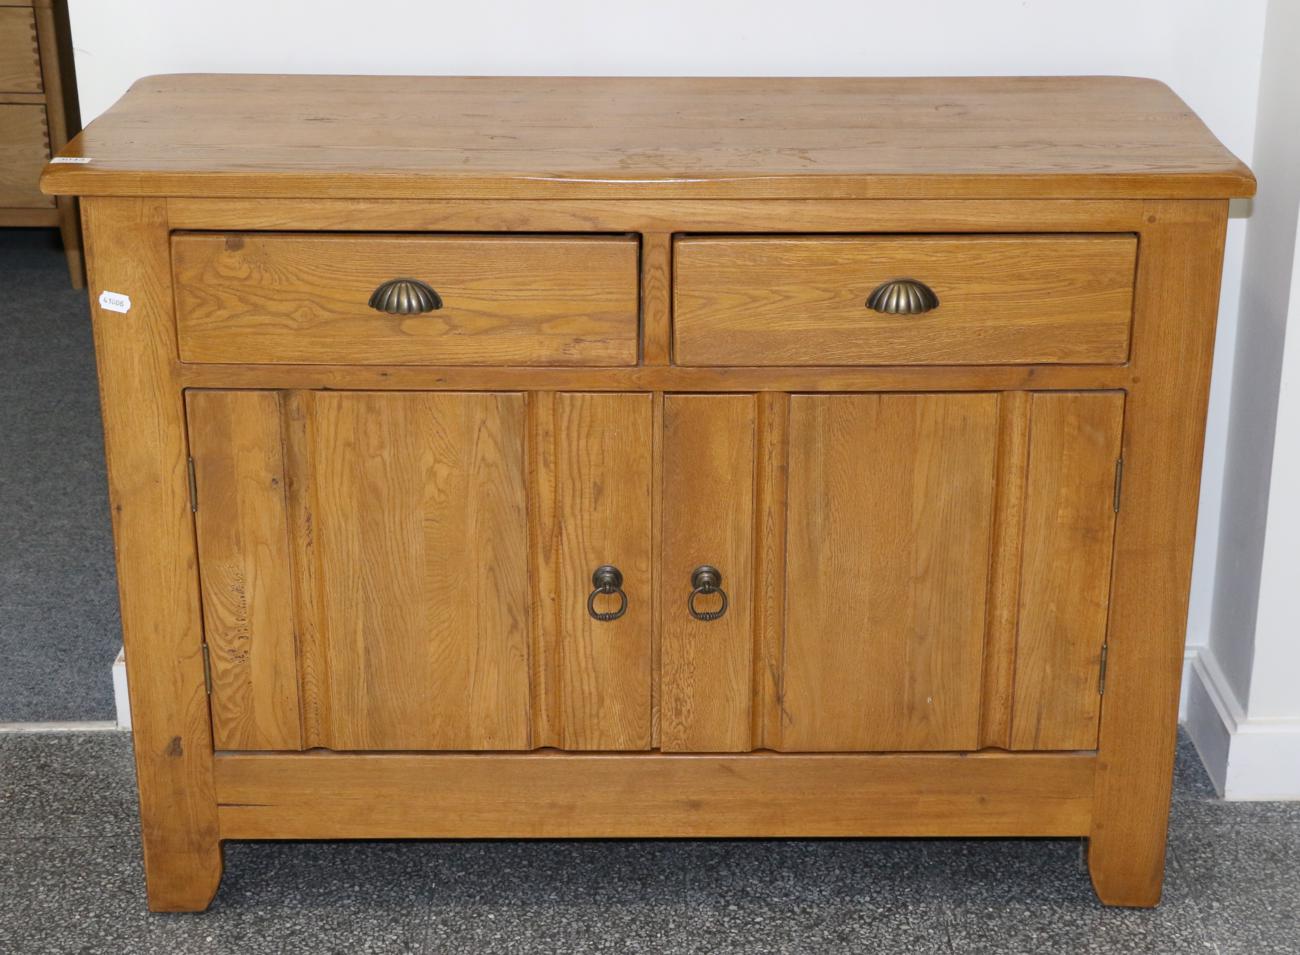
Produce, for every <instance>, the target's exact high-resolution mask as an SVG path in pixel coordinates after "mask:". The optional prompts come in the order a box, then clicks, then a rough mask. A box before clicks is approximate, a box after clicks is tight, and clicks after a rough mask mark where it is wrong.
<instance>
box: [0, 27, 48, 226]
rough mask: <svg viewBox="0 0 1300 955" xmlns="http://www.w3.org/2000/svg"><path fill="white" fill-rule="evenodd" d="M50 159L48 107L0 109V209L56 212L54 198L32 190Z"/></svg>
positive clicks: (4, 107)
mask: <svg viewBox="0 0 1300 955" xmlns="http://www.w3.org/2000/svg"><path fill="white" fill-rule="evenodd" d="M0 9H2V8H0ZM49 158H50V147H49V130H48V129H47V128H46V123H45V107H44V106H36V105H29V106H24V105H19V104H7V105H3V106H0V206H13V207H17V208H20V209H21V208H37V209H43V208H48V209H53V208H54V199H53V197H51V196H46V195H42V194H41V193H40V192H38V191H37V190H35V189H33V188H32V184H33V183H34V182H35V181H36V179H37V178H38V177H39V176H40V174H41V167H42V166H44V165H45V160H47V159H49Z"/></svg>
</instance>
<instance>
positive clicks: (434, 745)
mask: <svg viewBox="0 0 1300 955" xmlns="http://www.w3.org/2000/svg"><path fill="white" fill-rule="evenodd" d="M187 409H188V416H189V429H190V445H191V455H192V456H193V458H194V481H195V489H196V492H197V502H198V507H197V510H196V512H195V522H196V533H197V537H198V551H199V572H200V578H201V582H202V593H203V613H204V627H205V635H206V640H207V643H208V647H209V659H210V666H211V674H212V702H211V706H212V721H213V732H214V736H215V745H216V747H217V748H218V749H244V750H268V749H273V750H293V749H304V748H311V747H316V746H323V747H328V748H331V749H339V750H412V749H418V750H504V749H526V748H528V747H529V746H530V730H529V728H530V725H531V716H530V688H529V658H528V633H529V631H528V627H529V600H530V596H529V582H528V573H529V560H528V492H527V477H526V475H527V471H526V453H525V434H526V430H527V427H526V425H527V411H526V399H525V397H524V396H523V395H521V394H513V393H506V394H495V393H418V394H416V393H369V392H319V393H318V392H267V391H191V392H189V393H188V395H187Z"/></svg>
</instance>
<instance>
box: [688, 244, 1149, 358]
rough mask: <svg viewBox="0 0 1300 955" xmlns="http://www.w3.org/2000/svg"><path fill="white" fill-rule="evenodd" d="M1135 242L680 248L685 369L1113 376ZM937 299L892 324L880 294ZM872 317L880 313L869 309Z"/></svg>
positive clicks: (1125, 325) (1123, 346)
mask: <svg viewBox="0 0 1300 955" xmlns="http://www.w3.org/2000/svg"><path fill="white" fill-rule="evenodd" d="M1136 263H1137V238H1136V237H1135V236H1132V235H1007V236H991V235H990V236H984V235H978V236H960V235H953V236H920V235H918V236H859V237H848V236H773V237H744V236H731V237H716V238H712V237H703V236H700V237H687V238H683V239H680V240H678V242H677V244H676V252H675V274H676V286H675V290H674V306H675V311H674V336H675V338H674V352H675V358H676V361H677V362H678V363H679V364H682V365H735V366H747V365H909V364H933V365H975V364H1017V365H1019V364H1038V363H1049V364H1054V363H1083V364H1115V363H1120V362H1123V361H1125V360H1126V359H1127V357H1128V350H1129V331H1130V325H1131V319H1132V312H1133V282H1134V273H1135V268H1136ZM899 280H910V281H911V282H912V283H921V284H923V285H924V286H925V287H927V288H928V289H929V290H930V291H931V292H933V296H934V298H937V305H934V302H933V299H930V301H929V302H925V300H924V291H923V290H922V291H921V295H918V296H916V298H917V300H918V303H920V304H919V307H922V308H924V307H926V305H931V306H933V307H931V308H930V310H928V311H922V312H919V313H915V314H895V313H891V312H888V311H878V310H875V309H873V308H871V307H869V305H868V302H869V300H870V299H871V298H872V293H873V292H874V291H875V290H877V289H878V288H880V287H881V286H883V285H885V284H886V283H890V282H896V281H899ZM877 304H879V305H880V307H881V308H885V307H886V306H885V305H883V304H882V303H877Z"/></svg>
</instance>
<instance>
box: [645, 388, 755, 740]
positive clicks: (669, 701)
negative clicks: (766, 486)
mask: <svg viewBox="0 0 1300 955" xmlns="http://www.w3.org/2000/svg"><path fill="white" fill-rule="evenodd" d="M663 419H664V420H663V435H664V437H663V469H664V474H663V492H662V493H663V500H664V511H663V556H662V559H661V561H660V566H661V568H662V570H661V573H662V579H661V581H660V601H661V604H660V621H661V623H660V630H661V637H660V644H661V645H660V706H659V714H660V715H659V722H660V730H659V739H660V748H661V749H663V750H664V751H665V752H719V753H721V752H742V751H745V750H748V749H750V748H751V745H752V741H753V732H752V729H751V714H752V705H751V704H752V696H753V691H752V686H753V651H754V632H753V601H754V596H753V595H754V589H753V562H754V540H753V527H754V467H755V401H754V396H753V395H668V396H666V397H665V398H664V415H663ZM701 566H711V567H714V568H716V569H717V570H718V571H719V573H720V574H721V581H720V586H721V592H722V593H723V594H725V595H726V599H727V606H726V610H725V612H724V613H723V614H722V616H720V617H717V618H716V619H699V618H697V617H696V616H693V615H692V613H691V609H690V608H691V606H692V604H691V602H690V601H691V597H692V592H693V591H692V588H693V585H694V582H693V580H692V578H693V575H694V572H695V571H696V570H697V568H699V567H701ZM693 606H694V607H695V610H696V611H697V613H699V614H700V616H703V615H706V614H708V613H710V612H714V613H716V612H717V611H718V610H719V609H721V608H722V596H721V595H720V594H699V595H696V596H695V598H694V604H693Z"/></svg>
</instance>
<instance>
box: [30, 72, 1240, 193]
mask: <svg viewBox="0 0 1300 955" xmlns="http://www.w3.org/2000/svg"><path fill="white" fill-rule="evenodd" d="M67 154H68V155H79V156H90V157H94V160H95V161H94V162H91V163H88V164H86V165H85V166H51V167H50V168H49V170H48V171H47V173H46V175H45V179H44V188H45V189H47V190H50V191H52V192H75V193H81V194H94V195H107V194H119V193H133V192H140V191H143V190H150V191H151V193H152V194H154V195H167V196H207V197H219V196H231V197H235V196H244V197H252V196H266V197H276V196H279V197H290V198H303V197H318V198H324V197H331V198H364V197H376V198H381V197H388V198H434V197H462V198H548V199H580V198H590V197H600V196H607V197H610V196H623V197H627V198H640V197H645V198H665V199H666V198H707V197H735V198H780V197H788V198H814V197H825V198H871V197H893V198H943V197H985V198H988V197H1008V198H1009V197H1013V196H1018V197H1036V198H1049V197H1056V198H1072V199H1084V198H1091V197H1125V196H1127V197H1133V198H1142V197H1146V196H1160V197H1170V198H1178V197H1189V196H1194V197H1223V198H1226V197H1229V196H1242V195H1248V194H1249V193H1250V192H1251V191H1252V190H1253V188H1254V180H1253V179H1252V178H1251V176H1250V173H1249V171H1248V170H1247V169H1246V168H1245V166H1243V165H1242V164H1241V162H1240V161H1239V160H1238V159H1237V158H1236V157H1235V156H1233V155H1232V154H1231V153H1230V152H1228V151H1227V150H1226V149H1224V148H1223V146H1222V145H1220V144H1219V142H1218V141H1217V140H1215V138H1214V137H1213V136H1212V135H1211V134H1210V132H1209V131H1208V130H1207V129H1206V128H1205V126H1204V125H1202V123H1201V122H1200V121H1199V120H1198V119H1197V118H1196V116H1195V114H1193V113H1192V112H1191V110H1190V109H1188V107H1187V106H1186V104H1184V103H1183V102H1182V101H1181V100H1180V99H1179V98H1178V97H1177V96H1175V95H1174V94H1173V93H1172V92H1171V91H1170V90H1169V88H1168V87H1166V86H1165V85H1163V84H1161V83H1157V82H1154V81H1151V80H1143V79H1134V78H1129V77H1102V76H1094V77H1017V78H1003V77H945V78H933V79H915V78H911V79H892V78H870V79H863V78H844V79H838V78H837V79H829V78H827V79H769V78H748V79H721V78H718V79H713V78H710V79H701V78H647V77H634V78H633V77H627V78H553V77H523V78H520V77H415V76H386V77H384V76H369V77H363V76H334V77H328V76H283V75H278V76H255V75H240V76H233V75H232V76H216V75H201V74H198V75H179V76H151V77H145V78H144V79H142V80H140V81H139V82H137V83H136V84H135V85H134V86H133V87H132V88H131V90H130V91H129V92H128V93H127V94H126V96H125V97H124V98H123V99H122V100H121V101H120V102H119V103H118V104H117V105H116V106H115V107H113V108H112V109H110V110H109V111H108V112H107V113H106V114H105V115H103V116H101V117H100V118H99V119H98V120H97V121H96V122H95V123H94V125H93V127H92V128H90V129H88V130H86V131H85V132H84V133H83V134H82V135H81V136H80V137H79V138H78V139H77V140H76V141H75V142H74V143H72V144H71V145H70V146H69V148H68V150H67Z"/></svg>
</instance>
